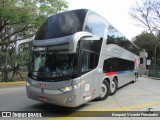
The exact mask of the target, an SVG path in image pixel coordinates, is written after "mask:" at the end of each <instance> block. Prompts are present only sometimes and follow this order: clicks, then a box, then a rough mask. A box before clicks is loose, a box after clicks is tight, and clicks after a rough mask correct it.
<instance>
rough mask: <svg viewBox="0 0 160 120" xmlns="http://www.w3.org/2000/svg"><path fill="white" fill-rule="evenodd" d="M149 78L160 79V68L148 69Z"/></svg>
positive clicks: (152, 67) (156, 66) (150, 67)
mask: <svg viewBox="0 0 160 120" xmlns="http://www.w3.org/2000/svg"><path fill="white" fill-rule="evenodd" d="M148 70H149V71H148V76H149V77H158V78H160V66H158V65H150V66H149V67H148Z"/></svg>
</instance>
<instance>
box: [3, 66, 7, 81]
mask: <svg viewBox="0 0 160 120" xmlns="http://www.w3.org/2000/svg"><path fill="white" fill-rule="evenodd" d="M7 79H8V70H7V69H4V70H2V81H4V82H6V81H7Z"/></svg>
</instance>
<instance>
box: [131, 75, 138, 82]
mask: <svg viewBox="0 0 160 120" xmlns="http://www.w3.org/2000/svg"><path fill="white" fill-rule="evenodd" d="M136 81H137V74H135V75H134V79H133V81H132V83H135V82H136Z"/></svg>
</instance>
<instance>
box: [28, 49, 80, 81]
mask: <svg viewBox="0 0 160 120" xmlns="http://www.w3.org/2000/svg"><path fill="white" fill-rule="evenodd" d="M77 55H78V53H73V54H71V53H69V52H66V51H54V52H53V51H51V50H49V49H47V50H44V51H42V50H38V51H37V50H36V51H33V55H32V61H33V62H31V63H32V65H31V68H32V69H31V77H32V78H35V79H37V80H40V81H43V80H46V81H47V80H49V81H59V80H67V79H72V78H74V77H75V76H76V75H77V66H78V59H77V58H78V56H77Z"/></svg>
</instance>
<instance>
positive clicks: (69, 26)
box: [35, 9, 87, 40]
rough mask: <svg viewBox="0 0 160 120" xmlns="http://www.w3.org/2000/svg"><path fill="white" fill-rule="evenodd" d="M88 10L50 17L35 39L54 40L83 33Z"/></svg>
mask: <svg viewBox="0 0 160 120" xmlns="http://www.w3.org/2000/svg"><path fill="white" fill-rule="evenodd" d="M86 13H87V10H85V9H80V10H72V11H68V12H63V13H59V14H56V15H53V16H51V17H49V18H48V19H47V20H46V21H45V23H44V24H43V25H42V26H41V27H40V28H39V30H38V32H37V34H36V36H35V39H36V40H44V39H53V38H59V37H64V36H69V35H73V34H74V33H76V32H78V31H82V29H83V24H84V20H85V16H86Z"/></svg>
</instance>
